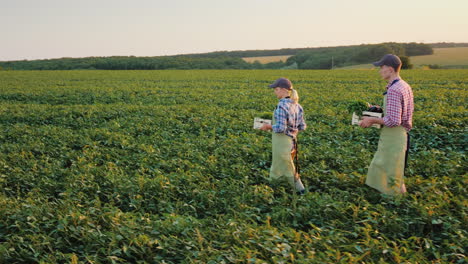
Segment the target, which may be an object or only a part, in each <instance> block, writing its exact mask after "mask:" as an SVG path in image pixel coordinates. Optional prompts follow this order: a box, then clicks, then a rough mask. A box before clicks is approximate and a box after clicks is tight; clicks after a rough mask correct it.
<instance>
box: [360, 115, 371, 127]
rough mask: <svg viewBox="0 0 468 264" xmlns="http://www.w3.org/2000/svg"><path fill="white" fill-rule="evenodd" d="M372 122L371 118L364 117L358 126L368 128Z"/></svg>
mask: <svg viewBox="0 0 468 264" xmlns="http://www.w3.org/2000/svg"><path fill="white" fill-rule="evenodd" d="M372 124H373V122H372V117H366V116H364V117H363V118H362V120H361V121H359V126H361V127H363V128H367V127H370V126H372Z"/></svg>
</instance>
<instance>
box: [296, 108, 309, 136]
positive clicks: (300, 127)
mask: <svg viewBox="0 0 468 264" xmlns="http://www.w3.org/2000/svg"><path fill="white" fill-rule="evenodd" d="M306 128H307V124H306V122H305V120H304V110H303V109H302V107H301V108H299V125H298V126H297V129H298V130H299V131H304V130H305V129H306Z"/></svg>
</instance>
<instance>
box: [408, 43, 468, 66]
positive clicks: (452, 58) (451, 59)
mask: <svg viewBox="0 0 468 264" xmlns="http://www.w3.org/2000/svg"><path fill="white" fill-rule="evenodd" d="M411 62H412V63H413V64H414V65H415V66H422V65H428V64H438V65H441V66H466V67H468V47H456V48H439V49H434V54H432V55H424V56H414V57H411Z"/></svg>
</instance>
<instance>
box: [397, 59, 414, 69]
mask: <svg viewBox="0 0 468 264" xmlns="http://www.w3.org/2000/svg"><path fill="white" fill-rule="evenodd" d="M400 59H401V68H402V69H412V68H413V64H411V62H410V58H409V57H408V56H400Z"/></svg>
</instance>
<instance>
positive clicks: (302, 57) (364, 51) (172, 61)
mask: <svg viewBox="0 0 468 264" xmlns="http://www.w3.org/2000/svg"><path fill="white" fill-rule="evenodd" d="M288 53H289V54H288ZM387 53H392V54H396V55H399V56H400V57H402V60H403V61H404V65H403V66H404V68H411V64H410V63H409V58H407V57H408V56H417V55H429V54H433V49H432V47H431V46H430V45H427V44H423V43H382V44H363V45H354V46H340V47H324V48H302V49H280V50H254V51H229V52H228V51H226V52H223V51H220V52H211V53H204V54H187V55H175V56H157V57H135V56H112V57H86V58H59V59H45V60H21V61H5V62H0V69H4V70H75V69H84V70H93V69H98V70H168V69H181V70H188V69H332V68H334V67H342V66H348V65H355V64H364V63H371V62H373V61H376V60H378V59H380V58H381V57H382V56H383V55H384V54H387ZM274 55H292V56H291V57H289V58H288V60H287V61H285V62H282V61H280V62H271V63H267V64H262V63H260V62H258V61H256V62H252V63H249V62H246V61H244V60H243V59H242V58H243V57H261V56H274Z"/></svg>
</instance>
